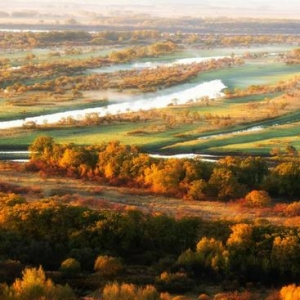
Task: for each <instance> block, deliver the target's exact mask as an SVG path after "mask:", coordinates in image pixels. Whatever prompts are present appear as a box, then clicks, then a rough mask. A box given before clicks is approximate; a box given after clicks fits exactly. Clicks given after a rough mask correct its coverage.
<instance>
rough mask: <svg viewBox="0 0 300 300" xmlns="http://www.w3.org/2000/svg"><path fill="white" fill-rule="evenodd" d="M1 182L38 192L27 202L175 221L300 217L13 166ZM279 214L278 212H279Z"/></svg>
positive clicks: (286, 221)
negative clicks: (127, 212) (139, 213)
mask: <svg viewBox="0 0 300 300" xmlns="http://www.w3.org/2000/svg"><path fill="white" fill-rule="evenodd" d="M0 181H1V182H2V183H4V184H9V185H14V186H15V187H18V186H19V187H26V188H27V189H29V190H32V191H39V193H28V195H27V197H28V200H31V201H32V200H40V199H41V198H48V197H53V198H54V199H60V200H61V201H62V202H70V203H72V204H78V205H86V206H89V207H92V208H95V209H109V210H116V211H124V210H128V209H131V210H132V209H137V210H141V211H143V212H146V213H155V214H158V213H163V214H167V215H169V216H174V217H177V218H183V217H187V216H193V217H200V218H203V219H204V220H228V221H234V222H243V221H245V220H248V221H255V222H256V223H259V222H270V223H272V224H277V225H279V224H281V225H289V226H290V225H291V226H298V225H299V224H300V220H299V217H287V216H285V215H284V214H283V213H282V211H283V210H284V207H285V206H287V204H280V205H277V204H276V203H274V204H273V205H272V206H271V207H268V208H249V207H244V206H243V205H242V204H241V203H240V202H239V201H237V202H229V203H228V202H226V203H225V202H217V201H208V200H207V201H190V200H182V199H177V198H171V197H163V196H155V195H150V194H149V193H148V192H147V191H146V190H141V189H138V190H137V189H133V188H126V187H122V188H120V187H109V186H105V185H99V183H96V182H91V181H81V180H76V179H71V178H67V179H66V178H60V177H47V178H42V177H40V176H39V175H38V174H37V173H27V172H23V171H19V172H17V173H16V171H15V170H14V167H9V168H1V170H0ZM280 211H281V213H280Z"/></svg>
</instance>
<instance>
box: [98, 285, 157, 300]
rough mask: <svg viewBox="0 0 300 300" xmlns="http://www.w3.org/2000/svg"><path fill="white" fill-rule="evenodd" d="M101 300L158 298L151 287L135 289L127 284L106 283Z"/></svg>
mask: <svg viewBox="0 0 300 300" xmlns="http://www.w3.org/2000/svg"><path fill="white" fill-rule="evenodd" d="M101 299H103V300H137V299H138V300H159V299H160V296H159V293H158V292H157V290H156V289H155V287H154V286H152V285H147V286H146V287H144V288H143V287H137V286H136V285H134V284H127V283H117V282H114V283H108V284H106V285H105V287H104V289H103V293H102V298H101Z"/></svg>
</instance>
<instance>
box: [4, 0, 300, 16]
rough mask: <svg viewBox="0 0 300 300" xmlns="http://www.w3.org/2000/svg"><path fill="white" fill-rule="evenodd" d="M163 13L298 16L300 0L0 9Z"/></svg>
mask: <svg viewBox="0 0 300 300" xmlns="http://www.w3.org/2000/svg"><path fill="white" fill-rule="evenodd" d="M124 6H125V7H126V9H128V10H131V11H132V10H134V9H135V8H136V10H137V11H138V12H141V11H144V12H150V13H154V14H157V15H159V14H162V15H170V16H171V15H177V16H178V15H193V16H195V15H198V16H203V17H214V16H216V17H217V16H228V17H244V16H245V17H263V18H293V19H299V12H300V1H299V0H246V1H245V0H13V1H11V2H8V1H4V0H0V11H5V10H8V9H9V10H10V11H14V10H18V9H33V8H36V9H37V10H39V9H42V10H44V11H46V10H49V11H50V10H58V11H59V12H70V13H71V12H73V11H76V10H77V11H78V10H86V11H93V12H98V11H99V13H100V12H102V13H105V12H110V11H112V10H113V9H117V8H119V7H123V8H124Z"/></svg>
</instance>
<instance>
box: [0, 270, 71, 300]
mask: <svg viewBox="0 0 300 300" xmlns="http://www.w3.org/2000/svg"><path fill="white" fill-rule="evenodd" d="M22 275H23V277H22V279H16V281H15V282H14V283H13V285H12V286H11V287H7V288H6V289H5V290H4V294H3V295H2V297H1V299H2V300H40V299H43V300H53V299H55V300H74V299H75V296H74V293H73V291H72V289H71V288H70V287H69V286H68V285H66V286H61V285H55V284H54V283H53V282H52V280H50V279H46V276H45V273H44V270H43V269H42V267H39V269H35V268H32V269H30V268H26V269H25V270H24V271H23V272H22Z"/></svg>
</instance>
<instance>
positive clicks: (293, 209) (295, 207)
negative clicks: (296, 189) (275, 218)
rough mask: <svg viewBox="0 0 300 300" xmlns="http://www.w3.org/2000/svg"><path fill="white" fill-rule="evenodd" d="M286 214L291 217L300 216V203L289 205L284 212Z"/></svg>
mask: <svg viewBox="0 0 300 300" xmlns="http://www.w3.org/2000/svg"><path fill="white" fill-rule="evenodd" d="M284 213H285V214H286V215H287V216H289V217H297V216H300V201H296V202H293V203H291V204H289V205H288V206H287V207H286V209H285V210H284Z"/></svg>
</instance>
